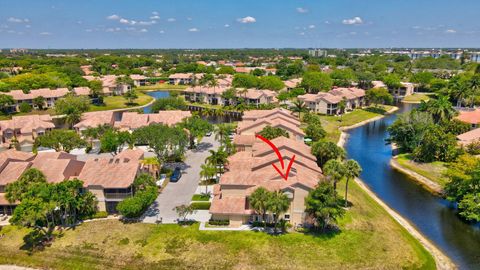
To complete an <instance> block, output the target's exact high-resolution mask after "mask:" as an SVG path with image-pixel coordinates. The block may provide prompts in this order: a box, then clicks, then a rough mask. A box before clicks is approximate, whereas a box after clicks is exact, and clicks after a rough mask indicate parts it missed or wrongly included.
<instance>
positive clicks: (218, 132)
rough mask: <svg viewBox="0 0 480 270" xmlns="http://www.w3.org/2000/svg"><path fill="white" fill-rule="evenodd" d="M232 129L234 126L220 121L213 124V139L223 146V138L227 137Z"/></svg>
mask: <svg viewBox="0 0 480 270" xmlns="http://www.w3.org/2000/svg"><path fill="white" fill-rule="evenodd" d="M233 130H234V128H233V126H232V125H231V124H228V123H220V124H218V125H216V126H215V139H216V140H218V141H220V145H221V146H223V145H224V144H225V138H228V136H229V135H230V134H231V133H232V132H233Z"/></svg>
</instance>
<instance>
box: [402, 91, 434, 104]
mask: <svg viewBox="0 0 480 270" xmlns="http://www.w3.org/2000/svg"><path fill="white" fill-rule="evenodd" d="M429 99H430V97H429V96H428V95H425V94H419V93H416V94H413V95H410V96H406V97H405V98H404V99H403V100H402V102H405V103H420V102H422V100H423V101H428V100H429Z"/></svg>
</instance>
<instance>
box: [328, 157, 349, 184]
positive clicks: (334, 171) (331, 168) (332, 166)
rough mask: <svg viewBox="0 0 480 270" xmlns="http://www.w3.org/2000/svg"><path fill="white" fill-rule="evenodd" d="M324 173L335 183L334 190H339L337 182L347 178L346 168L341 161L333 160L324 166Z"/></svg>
mask: <svg viewBox="0 0 480 270" xmlns="http://www.w3.org/2000/svg"><path fill="white" fill-rule="evenodd" d="M323 172H324V173H325V175H326V176H327V178H328V179H329V180H331V181H333V189H334V190H335V191H336V190H337V182H338V181H340V180H342V178H343V177H345V166H344V165H343V163H342V162H341V161H338V160H336V159H331V160H329V161H327V163H325V166H323Z"/></svg>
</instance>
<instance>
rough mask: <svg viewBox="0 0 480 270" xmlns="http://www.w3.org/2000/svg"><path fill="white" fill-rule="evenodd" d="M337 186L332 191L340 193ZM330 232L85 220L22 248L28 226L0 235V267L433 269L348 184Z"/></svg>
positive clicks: (381, 213)
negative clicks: (45, 243)
mask: <svg viewBox="0 0 480 270" xmlns="http://www.w3.org/2000/svg"><path fill="white" fill-rule="evenodd" d="M343 184H344V183H340V185H339V189H340V190H339V191H340V194H342V190H341V189H343ZM349 190H350V193H349V199H350V201H351V202H352V204H353V206H352V208H351V209H350V210H349V211H348V213H347V215H345V216H344V217H343V218H342V219H341V220H340V221H339V225H340V228H341V232H339V233H337V234H329V235H324V234H303V233H288V234H286V235H281V236H271V235H267V234H265V233H258V232H245V231H242V232H239V231H199V230H198V225H193V226H191V227H180V226H178V225H154V224H142V223H137V224H123V223H121V222H120V221H117V220H104V221H95V222H89V223H85V224H83V225H80V226H78V227H77V228H76V229H74V230H68V231H65V232H64V233H63V235H59V236H58V237H57V238H56V239H55V241H54V242H53V243H52V245H51V246H50V247H46V248H45V249H44V250H42V251H35V252H28V251H27V250H24V249H22V245H23V237H24V236H25V234H26V233H27V231H28V230H27V229H18V228H16V227H13V226H6V227H4V228H3V229H2V231H1V232H0V233H1V234H4V237H3V238H2V239H1V241H0V264H18V265H25V266H32V267H41V268H53V269H367V268H368V269H434V268H435V263H434V261H433V258H432V257H431V256H430V254H429V253H428V252H427V251H426V250H425V249H424V248H423V247H422V246H421V245H420V244H419V243H418V241H416V240H415V239H414V238H413V237H412V236H411V235H410V234H408V233H407V231H406V230H404V229H403V227H401V226H400V225H398V224H397V223H396V222H395V221H394V220H393V219H392V218H391V217H390V216H389V215H388V214H387V213H386V212H385V210H383V208H381V207H380V206H379V205H378V204H377V203H376V202H375V201H373V200H372V199H371V198H370V197H369V196H368V195H367V194H366V193H364V192H363V190H361V188H360V187H359V186H357V185H356V184H355V183H354V182H352V183H351V186H350V189H349Z"/></svg>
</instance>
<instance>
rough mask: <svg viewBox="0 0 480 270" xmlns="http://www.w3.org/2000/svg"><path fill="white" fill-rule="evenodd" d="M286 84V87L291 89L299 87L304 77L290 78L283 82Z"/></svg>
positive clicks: (288, 89)
mask: <svg viewBox="0 0 480 270" xmlns="http://www.w3.org/2000/svg"><path fill="white" fill-rule="evenodd" d="M283 83H284V84H285V89H286V90H287V91H290V90H292V89H294V88H297V87H299V86H300V84H301V83H302V78H296V79H290V80H287V81H284V82H283Z"/></svg>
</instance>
